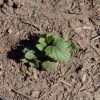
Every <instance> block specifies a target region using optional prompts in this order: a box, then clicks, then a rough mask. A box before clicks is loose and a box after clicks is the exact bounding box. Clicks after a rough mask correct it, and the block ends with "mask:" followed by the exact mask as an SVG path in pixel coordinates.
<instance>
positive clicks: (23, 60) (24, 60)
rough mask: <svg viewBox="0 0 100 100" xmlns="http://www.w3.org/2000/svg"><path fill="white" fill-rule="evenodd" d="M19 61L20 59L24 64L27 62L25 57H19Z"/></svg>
mask: <svg viewBox="0 0 100 100" xmlns="http://www.w3.org/2000/svg"><path fill="white" fill-rule="evenodd" d="M20 61H22V62H23V63H24V64H25V63H28V60H26V59H25V58H23V59H21V60H20Z"/></svg>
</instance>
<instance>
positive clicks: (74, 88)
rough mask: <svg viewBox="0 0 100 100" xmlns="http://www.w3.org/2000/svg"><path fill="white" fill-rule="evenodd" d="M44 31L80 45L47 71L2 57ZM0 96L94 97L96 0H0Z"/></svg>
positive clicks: (98, 33) (98, 59)
mask: <svg viewBox="0 0 100 100" xmlns="http://www.w3.org/2000/svg"><path fill="white" fill-rule="evenodd" d="M49 32H52V33H54V34H58V35H60V36H61V37H63V38H64V39H65V40H67V39H68V38H71V39H72V40H73V41H75V42H76V43H77V44H79V45H80V47H81V49H80V50H79V51H77V52H76V53H75V54H73V56H72V58H71V60H70V61H69V62H68V63H67V64H64V63H60V64H59V65H58V67H57V69H55V70H54V71H53V72H50V73H48V72H45V71H38V70H35V69H27V67H26V66H25V65H22V64H21V63H16V62H15V61H14V60H13V59H9V58H8V57H7V54H8V52H9V51H11V49H12V48H16V46H17V44H18V43H19V42H20V41H21V40H22V39H27V37H28V36H29V35H30V34H31V35H38V34H42V33H49ZM0 100H100V0H0Z"/></svg>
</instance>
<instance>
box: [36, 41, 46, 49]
mask: <svg viewBox="0 0 100 100" xmlns="http://www.w3.org/2000/svg"><path fill="white" fill-rule="evenodd" d="M45 46H46V44H45V43H44V44H37V45H36V47H37V49H38V50H40V51H42V50H43V49H44V47H45Z"/></svg>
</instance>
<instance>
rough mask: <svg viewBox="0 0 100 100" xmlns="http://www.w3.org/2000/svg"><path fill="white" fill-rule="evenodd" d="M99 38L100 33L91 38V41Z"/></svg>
mask: <svg viewBox="0 0 100 100" xmlns="http://www.w3.org/2000/svg"><path fill="white" fill-rule="evenodd" d="M99 38H100V35H97V36H95V37H93V38H91V41H94V40H97V39H99Z"/></svg>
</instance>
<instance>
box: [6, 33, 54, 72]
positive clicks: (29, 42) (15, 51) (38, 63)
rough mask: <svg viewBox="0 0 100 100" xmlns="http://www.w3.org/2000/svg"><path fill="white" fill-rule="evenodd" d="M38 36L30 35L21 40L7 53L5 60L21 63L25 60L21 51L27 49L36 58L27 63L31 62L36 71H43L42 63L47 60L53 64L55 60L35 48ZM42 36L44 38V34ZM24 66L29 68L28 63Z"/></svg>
mask: <svg viewBox="0 0 100 100" xmlns="http://www.w3.org/2000/svg"><path fill="white" fill-rule="evenodd" d="M40 36H41V35H39V36H37V35H36V36H32V35H30V36H29V37H28V38H27V39H23V40H21V41H19V42H18V43H17V46H16V47H15V48H11V50H10V51H9V52H7V58H9V59H12V60H14V61H15V62H16V63H20V62H22V61H21V59H23V58H25V55H24V53H23V52H22V51H23V49H24V48H28V49H29V50H33V51H35V56H36V60H35V61H33V60H32V61H31V60H29V62H30V63H31V62H32V63H33V64H34V65H35V67H36V69H38V70H40V71H42V70H43V67H42V63H43V62H44V61H47V60H49V61H53V62H55V60H54V59H52V58H50V57H48V56H46V55H45V52H44V51H40V50H38V49H37V48H36V44H37V43H38V40H39V37H40ZM42 36H45V34H44V35H42ZM25 65H26V66H27V67H30V65H29V63H25Z"/></svg>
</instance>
